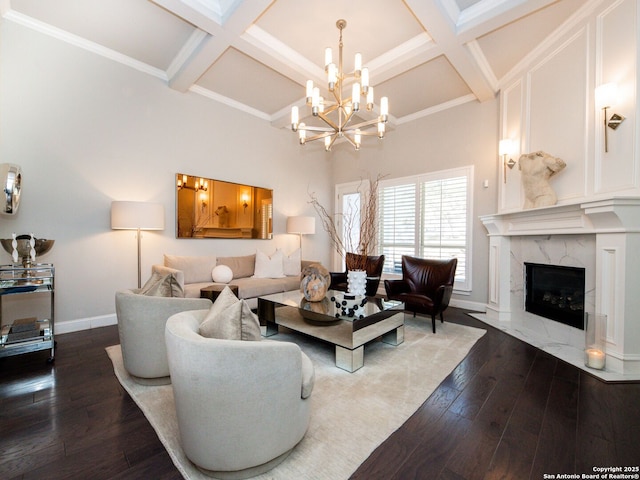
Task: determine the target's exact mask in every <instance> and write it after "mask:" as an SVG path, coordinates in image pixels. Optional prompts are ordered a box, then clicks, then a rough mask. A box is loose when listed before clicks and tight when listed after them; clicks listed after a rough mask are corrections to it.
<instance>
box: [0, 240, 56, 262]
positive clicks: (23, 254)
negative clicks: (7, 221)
mask: <svg viewBox="0 0 640 480" xmlns="http://www.w3.org/2000/svg"><path fill="white" fill-rule="evenodd" d="M30 240H31V235H18V236H17V237H16V242H17V243H18V245H17V247H16V249H17V250H18V255H19V256H20V258H21V259H23V260H24V259H25V258H29V255H30V252H31V245H30V244H29V241H30ZM35 241H36V244H35V245H34V247H33V248H34V249H35V251H36V257H38V256H40V255H44V254H45V253H47V252H48V251H49V250H51V247H53V242H55V240H47V239H46V238H36V239H35ZM12 242H13V239H12V238H2V239H0V243H2V248H4V250H5V251H6V252H7V253H8V254H9V255H12V254H13V246H12V245H11V244H12Z"/></svg>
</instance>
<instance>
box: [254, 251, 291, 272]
mask: <svg viewBox="0 0 640 480" xmlns="http://www.w3.org/2000/svg"><path fill="white" fill-rule="evenodd" d="M283 261H284V254H283V253H282V250H280V249H277V250H276V251H275V252H274V253H273V254H272V255H267V254H266V253H264V252H261V251H260V250H258V251H257V252H256V268H255V273H254V275H253V276H254V278H282V277H284V264H283Z"/></svg>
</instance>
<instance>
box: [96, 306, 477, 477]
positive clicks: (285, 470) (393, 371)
mask: <svg viewBox="0 0 640 480" xmlns="http://www.w3.org/2000/svg"><path fill="white" fill-rule="evenodd" d="M437 328H438V333H437V334H435V335H434V334H433V333H431V322H430V321H428V320H425V319H424V318H418V319H414V318H413V317H412V316H410V315H407V316H406V323H405V340H404V343H402V344H401V345H398V346H397V347H394V346H392V345H387V344H384V343H382V342H380V341H374V342H372V343H370V344H368V345H367V346H366V347H365V354H364V367H362V368H361V369H360V370H358V371H356V372H355V373H348V372H346V371H344V370H341V369H339V368H337V367H336V366H335V364H334V347H332V346H331V345H328V344H325V343H321V342H319V341H317V340H315V339H311V338H308V337H305V336H302V335H299V334H296V333H279V334H278V335H276V336H274V337H271V338H272V339H277V340H282V341H293V342H295V343H297V344H298V345H300V347H301V348H302V350H303V351H304V352H305V353H306V354H307V355H308V356H309V357H310V358H311V360H312V361H313V364H314V367H315V369H316V381H315V386H314V389H313V394H312V397H311V398H312V407H311V423H310V425H309V429H308V431H307V433H306V435H305V437H304V439H303V440H302V441H301V442H300V443H299V444H298V445H297V446H296V447H295V448H294V450H293V451H292V452H291V454H290V455H289V456H288V457H287V459H286V460H284V462H282V463H281V464H279V465H278V466H276V467H275V468H274V469H273V470H271V471H270V472H267V473H265V474H262V475H260V476H258V477H254V478H256V479H260V480H267V479H274V480H285V479H286V480H289V479H291V480H294V479H295V480H304V479H313V480H323V479H327V480H339V479H347V478H348V477H349V476H350V475H351V474H352V473H353V472H354V471H355V470H356V469H357V468H358V466H360V464H361V463H362V462H364V461H365V460H366V459H367V457H368V456H369V455H370V454H371V452H373V450H375V448H376V447H377V446H378V445H380V444H381V443H382V442H383V441H384V440H385V439H386V438H387V437H388V436H389V435H391V433H393V432H394V431H395V430H397V429H398V428H399V427H400V426H401V425H402V424H403V423H404V422H405V421H406V420H407V418H409V417H410V416H411V415H412V414H413V413H414V412H415V411H416V410H417V409H418V407H419V406H420V405H422V403H423V402H424V401H425V400H426V399H427V398H428V397H429V395H430V394H431V393H432V392H433V391H434V390H435V388H436V387H437V386H438V385H439V384H440V383H441V382H442V380H444V378H445V377H446V376H447V375H449V373H450V372H451V371H452V370H453V369H454V368H455V367H456V365H458V363H460V362H461V361H462V359H463V358H464V357H465V356H466V354H467V353H468V352H469V350H470V349H471V347H472V346H473V344H474V343H475V342H476V341H477V340H478V339H479V338H480V337H482V335H484V333H485V331H484V330H480V329H477V328H471V327H465V326H461V325H456V324H453V323H447V322H445V323H444V324H441V323H440V322H438V327H437ZM107 353H108V355H109V357H110V358H111V361H112V362H113V367H114V370H115V374H116V376H117V377H118V380H120V383H121V384H122V386H123V387H124V389H125V390H126V391H127V392H128V393H129V395H131V397H132V398H133V400H134V401H135V402H136V404H137V405H138V406H139V407H140V409H141V410H142V412H143V413H144V414H145V416H146V417H147V419H148V420H149V422H150V423H151V425H152V426H153V428H154V429H155V431H156V433H157V434H158V437H159V438H160V441H161V442H162V443H163V444H164V446H165V448H166V449H167V451H168V452H169V455H170V456H171V458H172V460H173V462H174V464H175V465H176V467H177V468H178V470H179V471H180V472H181V473H182V475H183V476H184V477H185V478H187V479H206V478H210V477H207V476H205V475H204V474H202V473H201V472H200V471H199V470H197V469H196V468H195V467H194V466H193V464H192V463H191V462H190V461H189V460H188V459H187V458H186V457H185V455H184V453H183V452H182V449H181V448H180V439H179V433H178V426H177V421H176V414H175V405H174V400H173V390H172V388H171V386H170V385H165V386H143V385H138V384H136V383H134V382H133V381H131V378H130V377H129V375H128V374H127V372H126V371H125V370H124V368H123V365H122V353H121V351H120V346H119V345H114V346H111V347H108V348H107ZM268 412H269V410H268V407H265V415H268ZM218 434H219V433H218Z"/></svg>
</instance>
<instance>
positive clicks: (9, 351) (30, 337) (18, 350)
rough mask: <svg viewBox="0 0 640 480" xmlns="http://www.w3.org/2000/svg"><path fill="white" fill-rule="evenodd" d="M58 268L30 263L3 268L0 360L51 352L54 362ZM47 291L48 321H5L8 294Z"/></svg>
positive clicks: (0, 285) (29, 319)
mask: <svg viewBox="0 0 640 480" xmlns="http://www.w3.org/2000/svg"><path fill="white" fill-rule="evenodd" d="M54 291H55V269H54V267H53V264H50V263H29V264H28V265H27V266H18V265H0V327H1V328H2V330H1V337H0V358H2V357H8V356H12V355H21V354H23V353H30V352H36V351H39V350H47V349H51V356H50V357H49V358H48V359H47V362H48V363H52V362H53V361H54V359H55V340H54V333H53V330H54ZM40 292H47V293H49V295H50V301H51V312H50V316H49V318H47V319H40V320H39V319H38V318H37V317H29V318H21V319H14V320H13V321H12V322H10V323H6V324H5V322H4V321H3V318H2V299H3V298H4V297H5V296H6V295H29V294H34V293H40Z"/></svg>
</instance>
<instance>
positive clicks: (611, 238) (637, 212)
mask: <svg viewBox="0 0 640 480" xmlns="http://www.w3.org/2000/svg"><path fill="white" fill-rule="evenodd" d="M480 219H481V221H482V223H483V224H484V226H485V228H486V229H487V231H488V234H489V237H490V238H489V301H488V303H487V312H486V314H474V317H476V318H478V319H479V320H482V321H484V322H486V323H488V324H490V325H492V326H494V327H497V328H500V329H501V330H504V331H506V332H507V333H509V334H511V335H513V336H515V337H517V338H520V339H521V340H523V341H526V342H528V343H530V344H532V345H534V346H536V347H538V348H541V349H542V350H544V351H546V352H548V353H550V354H552V355H554V356H556V357H558V358H560V359H562V360H564V361H567V362H569V363H571V364H573V365H575V366H577V367H579V368H582V369H583V370H585V371H587V372H589V373H591V374H593V375H595V376H597V377H599V378H601V379H603V380H606V381H625V380H626V381H629V380H640V288H638V287H639V285H640V197H622V196H616V197H610V198H602V199H598V200H591V201H584V202H581V203H575V204H565V205H555V206H552V207H544V208H537V209H531V210H523V211H517V212H510V213H499V214H494V215H486V216H483V217H481V218H480ZM525 262H532V263H541V264H546V265H565V266H572V267H582V268H585V291H586V296H585V311H586V312H591V313H593V312H596V313H604V314H606V315H607V338H606V349H607V361H606V368H605V370H603V371H600V370H593V369H590V368H588V367H585V366H584V353H583V349H584V331H583V330H580V329H577V328H573V327H570V326H567V325H563V324H561V323H559V322H556V321H553V320H549V319H546V318H544V317H540V316H538V315H534V314H532V313H529V312H526V311H525V310H524V294H525V293H524V263H525Z"/></svg>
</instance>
